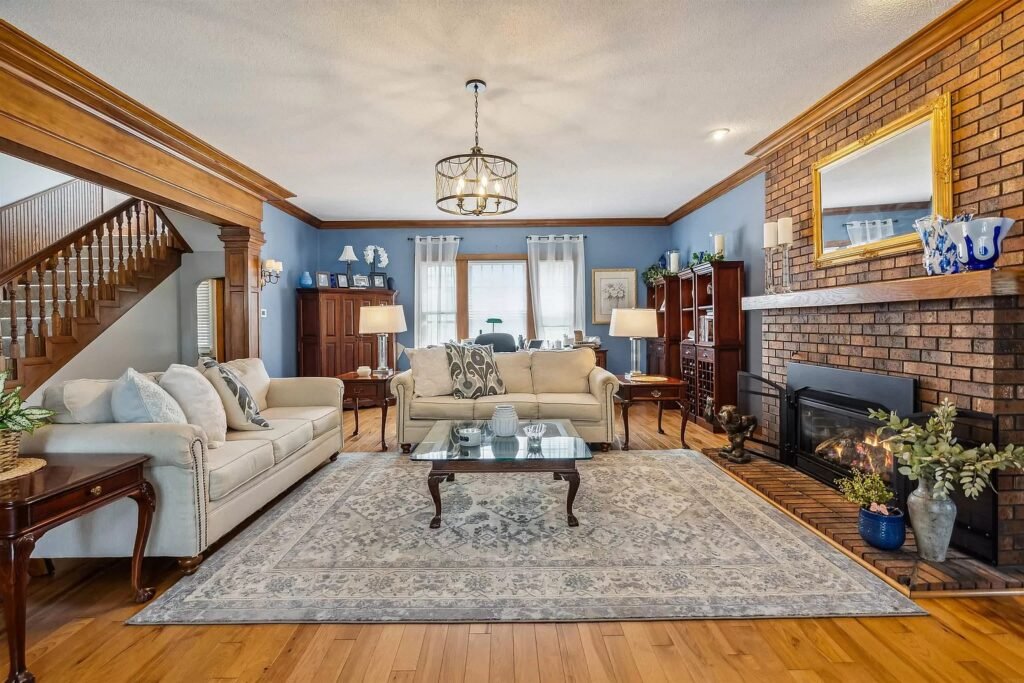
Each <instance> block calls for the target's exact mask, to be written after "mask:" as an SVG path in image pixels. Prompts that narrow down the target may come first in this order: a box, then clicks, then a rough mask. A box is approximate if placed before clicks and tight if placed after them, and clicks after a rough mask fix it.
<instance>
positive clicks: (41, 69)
mask: <svg viewBox="0 0 1024 683" xmlns="http://www.w3.org/2000/svg"><path fill="white" fill-rule="evenodd" d="M0 61H2V62H4V63H5V64H6V65H8V66H9V67H10V68H13V69H15V70H17V71H18V72H20V73H21V74H22V75H23V76H24V77H28V78H29V79H31V80H32V81H33V82H34V83H35V84H36V85H37V86H42V87H43V88H45V89H47V90H49V91H50V92H51V93H55V94H58V95H60V96H62V97H63V98H65V99H67V100H70V101H71V102H73V103H76V104H78V105H81V106H84V107H87V108H89V109H90V110H92V111H93V112H95V113H97V114H100V115H101V116H102V117H103V118H105V119H106V120H108V121H109V122H112V123H114V124H116V125H118V126H119V127H121V128H122V129H125V130H127V131H129V132H132V133H134V134H135V135H137V136H139V137H142V138H144V139H147V140H149V141H152V142H154V143H157V144H158V145H160V146H162V147H164V148H166V149H168V150H171V151H172V152H174V153H175V154H176V155H178V156H180V157H181V158H183V159H186V160H188V161H190V162H192V163H193V164H195V165H197V166H199V167H200V168H203V169H205V170H208V171H210V172H213V173H215V174H216V175H218V176H220V177H222V178H224V179H225V180H227V181H229V182H231V183H233V184H235V185H237V186H238V187H240V188H242V189H244V190H246V191H248V192H249V193H251V194H254V195H256V196H257V197H259V198H260V199H262V200H264V201H268V200H272V199H278V200H280V199H288V198H289V197H294V196H295V195H294V193H292V192H289V191H288V190H287V189H285V188H284V187H282V186H281V185H278V184H277V183H275V182H274V181H272V180H270V179H269V178H267V177H265V176H263V175H261V174H259V173H257V172H256V171H254V170H253V169H251V168H249V167H248V166H246V165H245V164H243V163H241V162H240V161H238V160H236V159H234V158H232V157H230V156H228V155H227V154H225V153H223V152H221V151H220V150H218V149H216V148H214V147H212V146H211V145H208V144H207V143H205V142H203V141H202V140H200V139H199V138H197V137H196V136H194V135H192V134H191V133H189V132H188V131H187V130H185V129H184V128H181V127H180V126H178V125H176V124H174V123H172V122H171V121H169V120H168V119H165V118H164V117H162V116H160V115H159V114H157V113H156V112H155V111H153V110H152V109H149V108H148V107H146V106H145V105H143V104H141V103H140V102H137V101H136V100H134V99H132V98H131V97H129V96H128V95H126V94H124V93H123V92H121V91H120V90H117V89H116V88H114V87H113V86H111V85H109V84H107V83H105V82H104V81H102V80H100V79H99V78H97V77H96V76H94V75H93V74H91V73H89V72H88V71H86V70H85V69H83V68H82V67H80V66H78V65H77V64H75V63H74V62H72V61H70V60H69V59H67V58H66V57H64V56H62V55H60V54H58V53H57V52H55V51H54V50H51V49H50V48H48V47H47V46H45V45H43V44H42V43H40V42H39V41H37V40H36V39H35V38H32V37H31V36H29V35H28V34H26V33H24V32H23V31H21V30H20V29H18V28H16V27H14V26H13V25H11V24H9V23H7V22H6V21H3V20H2V19H0Z"/></svg>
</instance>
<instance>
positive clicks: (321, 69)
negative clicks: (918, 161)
mask: <svg viewBox="0 0 1024 683" xmlns="http://www.w3.org/2000/svg"><path fill="white" fill-rule="evenodd" d="M953 4H955V3H954V0H775V1H769V0H746V1H742V0H645V1H638V0H634V1H633V2H625V1H623V0H520V1H513V2H494V1H491V0H432V1H425V0H424V1H402V0H375V1H371V2H367V1H366V0H358V1H356V0H329V1H328V0H323V1H320V2H316V1H310V2H295V1H292V2H288V1H285V0H247V1H242V0H0V16H2V17H3V18H4V19H7V20H8V21H10V22H11V23H13V24H15V25H16V26H18V27H19V28H21V29H22V30H24V31H26V32H28V33H29V34H31V35H32V36H34V37H36V38H37V39H39V40H41V41H42V42H44V43H46V44H47V45H49V46H50V47H52V48H54V49H56V50H57V51H58V52H60V53H62V54H64V55H65V56H67V57H69V58H70V59H72V60H73V61H75V62H77V63H78V64H81V65H82V66H83V67H85V68H86V69H88V70H90V71H92V72H93V73H95V74H96V75H98V76H99V77H100V78H103V79H104V80H106V81H108V82H109V83H111V84H112V85H114V86H115V87H117V88H119V89H121V90H123V91H125V92H126V93H128V94H129V95H131V96H133V97H135V98H136V99H138V100H140V101H141V102H143V103H144V104H146V105H148V106H150V107H152V108H153V109H155V110H156V111H158V112H160V113H161V114H163V115H164V116H166V117H168V118H169V119H171V120H172V121H174V122H175V123H178V124H179V125H181V126H183V127H185V128H186V129H188V130H189V131H191V132H193V133H195V134H196V135H199V136H200V137H202V138H203V139H205V140H206V141H208V142H210V143H211V144H213V145H215V146H216V147H219V148H220V149H222V150H223V151H225V152H226V153H228V154H230V155H232V156H234V157H236V158H237V159H239V160H241V161H242V162H244V163H246V164H248V165H250V166H252V167H253V168H255V169H256V170H258V171H259V172H261V173H263V174H265V175H267V176H269V177H270V178H272V179H274V180H275V181H277V182H279V183H281V184H283V185H284V186H285V187H287V188H289V189H290V190H292V191H293V192H296V193H297V194H298V197H297V198H296V199H295V200H294V201H295V203H296V204H298V205H299V206H301V207H302V208H304V209H306V210H308V211H310V212H312V213H314V214H315V215H317V216H319V217H320V218H323V219H328V220H329V219H359V218H408V219H423V218H443V217H445V214H441V213H440V212H439V211H437V209H435V208H434V202H433V192H434V183H433V164H434V162H435V161H436V160H437V159H438V158H439V157H442V156H446V155H449V154H455V153H458V152H460V151H462V150H466V149H468V148H469V146H470V145H471V143H472V120H473V119H472V98H471V97H470V96H469V95H468V94H467V93H466V92H465V90H463V83H464V82H465V81H466V80H467V79H468V78H471V77H480V78H483V79H485V80H487V81H488V84H489V86H490V88H489V90H488V92H487V93H486V94H485V95H483V96H482V97H481V138H482V139H481V143H482V146H483V147H484V149H485V150H487V151H490V152H494V153H496V154H502V155H505V156H509V157H511V158H513V159H515V160H516V161H517V162H519V165H520V176H521V178H520V209H519V211H518V212H517V216H518V217H522V218H531V217H532V218H559V217H610V216H663V215H665V214H667V213H669V212H670V211H672V210H673V209H675V208H676V207H677V206H679V205H680V204H682V203H683V202H685V201H687V200H688V199H690V198H692V197H694V196H695V195H697V194H699V193H700V192H701V191H703V190H704V189H706V188H707V187H708V186H710V185H712V184H714V183H715V182H717V181H719V180H721V179H722V178H723V177H725V176H727V175H728V174H729V173H731V172H733V171H735V170H736V169H738V168H739V167H741V166H743V165H744V164H745V163H746V162H747V161H749V159H748V158H747V157H746V156H745V155H744V154H743V151H744V150H746V149H748V148H749V147H750V146H751V145H753V144H754V143H756V142H758V141H759V140H761V139H762V138H763V137H765V136H766V135H768V134H769V133H771V132H772V131H774V130H775V129H777V128H778V127H780V126H781V125H783V124H784V123H786V122H787V121H788V120H790V119H791V118H792V117H794V116H795V115H796V114H798V113H800V112H801V111H803V110H804V109H805V108H807V107H808V106H809V105H811V104H812V103H814V102H815V101H817V100H818V99H819V98H820V97H822V96H823V95H824V94H826V93H827V92H828V91H830V90H832V89H833V88H834V87H836V86H837V85H839V84H840V83H842V82H843V81H845V80H846V79H847V78H849V77H850V76H852V75H853V74H855V73H856V72H857V71H859V70H860V69H862V68H863V67H865V66H867V65H868V64H869V63H871V62H872V61H874V60H875V59H877V58H878V57H879V56H881V55H882V54H884V53H885V52H887V51H888V50H890V49H891V48H893V47H895V46H896V45H897V44H898V43H900V42H901V41H902V40H904V39H905V38H907V37H908V36H910V35H911V34H912V33H914V32H915V31H917V30H918V29H920V28H921V27H922V26H924V24H926V23H927V22H928V21H930V20H931V19H933V18H934V17H936V16H937V15H938V14H940V13H941V12H942V11H944V10H945V9H947V8H948V7H950V6H952V5H953ZM720 127H727V128H731V129H732V130H733V133H732V135H730V136H729V137H728V138H726V140H725V141H723V142H719V143H713V142H711V141H709V140H708V137H707V133H708V132H709V131H710V130H712V129H714V128H720Z"/></svg>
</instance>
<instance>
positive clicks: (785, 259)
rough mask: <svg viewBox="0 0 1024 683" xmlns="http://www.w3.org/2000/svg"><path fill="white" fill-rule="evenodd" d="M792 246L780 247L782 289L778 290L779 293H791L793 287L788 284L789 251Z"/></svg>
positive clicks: (784, 245)
mask: <svg viewBox="0 0 1024 683" xmlns="http://www.w3.org/2000/svg"><path fill="white" fill-rule="evenodd" d="M791 246H793V245H792V244H783V245H782V287H781V288H779V292H781V293H783V294H788V293H789V292H792V291H793V287H792V286H791V283H790V263H789V249H790V247H791Z"/></svg>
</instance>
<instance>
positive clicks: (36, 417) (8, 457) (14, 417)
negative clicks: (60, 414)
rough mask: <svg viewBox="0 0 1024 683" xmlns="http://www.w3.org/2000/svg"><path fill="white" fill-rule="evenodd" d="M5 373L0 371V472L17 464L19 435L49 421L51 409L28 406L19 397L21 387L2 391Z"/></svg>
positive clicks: (5, 378)
mask: <svg viewBox="0 0 1024 683" xmlns="http://www.w3.org/2000/svg"><path fill="white" fill-rule="evenodd" d="M6 382H7V373H6V372H0V473H3V472H9V471H11V470H13V469H14V468H15V467H17V465H18V447H19V446H20V445H21V435H22V434H23V433H24V432H28V433H29V434H31V433H32V432H34V431H35V429H36V427H41V426H42V425H44V424H46V423H47V422H49V421H50V416H52V415H53V411H50V410H46V409H45V408H30V407H28V406H26V405H25V402H24V401H23V400H22V398H21V387H14V389H12V390H10V391H4V385H5V383H6Z"/></svg>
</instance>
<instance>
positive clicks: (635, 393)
mask: <svg viewBox="0 0 1024 683" xmlns="http://www.w3.org/2000/svg"><path fill="white" fill-rule="evenodd" d="M616 377H617V378H618V380H619V391H618V393H617V394H616V397H617V398H618V399H619V403H620V404H621V405H622V427H623V430H624V431H625V439H624V440H623V443H622V450H624V451H628V450H629V407H630V406H631V405H633V403H636V402H645V403H657V404H658V433H659V434H664V433H665V430H663V429H662V428H661V414H662V412H663V411H664V404H665V403H675V404H677V405H678V406H679V410H680V412H682V424H681V425H680V427H679V441H680V443H681V444H682V447H683V448H689V445H687V443H686V423H687V421H688V420H689V417H690V411H689V409H688V408H689V406H688V402H687V400H686V389H687V386H686V382H685V381H683V380H680V379H676V378H675V377H668V378H667V379H666V380H665V381H664V382H632V381H630V380H628V379H626V376H625V375H616Z"/></svg>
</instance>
